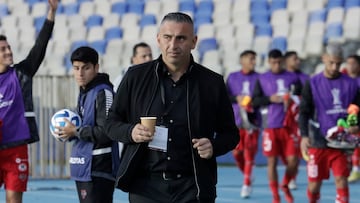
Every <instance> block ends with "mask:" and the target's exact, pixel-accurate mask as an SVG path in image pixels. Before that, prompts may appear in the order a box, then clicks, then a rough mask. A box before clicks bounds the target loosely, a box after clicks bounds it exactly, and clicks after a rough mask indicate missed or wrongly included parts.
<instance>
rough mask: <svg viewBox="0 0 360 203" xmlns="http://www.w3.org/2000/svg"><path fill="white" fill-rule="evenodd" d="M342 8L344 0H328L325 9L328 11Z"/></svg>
mask: <svg viewBox="0 0 360 203" xmlns="http://www.w3.org/2000/svg"><path fill="white" fill-rule="evenodd" d="M343 6H344V0H328V1H327V6H326V8H327V9H328V10H329V9H332V8H338V7H341V8H342V7H343Z"/></svg>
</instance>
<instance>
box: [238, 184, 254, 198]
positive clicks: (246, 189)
mask: <svg viewBox="0 0 360 203" xmlns="http://www.w3.org/2000/svg"><path fill="white" fill-rule="evenodd" d="M251 192H252V191H251V186H249V185H243V186H242V188H241V193H240V196H241V197H242V198H244V199H246V198H249V197H250V194H251Z"/></svg>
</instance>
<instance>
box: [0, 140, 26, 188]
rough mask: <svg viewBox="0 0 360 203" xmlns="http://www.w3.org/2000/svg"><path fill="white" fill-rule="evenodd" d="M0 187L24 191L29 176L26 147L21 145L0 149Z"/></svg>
mask: <svg viewBox="0 0 360 203" xmlns="http://www.w3.org/2000/svg"><path fill="white" fill-rule="evenodd" d="M0 160H1V162H0V187H1V186H2V184H5V189H6V190H12V191H16V192H25V191H26V185H27V181H28V176H29V161H28V147H27V145H21V146H17V147H12V148H9V149H3V150H0Z"/></svg>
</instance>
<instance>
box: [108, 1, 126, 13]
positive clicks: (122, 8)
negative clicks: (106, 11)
mask: <svg viewBox="0 0 360 203" xmlns="http://www.w3.org/2000/svg"><path fill="white" fill-rule="evenodd" d="M127 11H128V5H127V3H126V2H123V1H119V2H115V3H113V4H112V5H111V12H112V13H117V14H119V15H120V16H121V15H123V14H125V13H126V12H127Z"/></svg>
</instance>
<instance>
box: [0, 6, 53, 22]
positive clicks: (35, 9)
mask: <svg viewBox="0 0 360 203" xmlns="http://www.w3.org/2000/svg"><path fill="white" fill-rule="evenodd" d="M47 7H48V5H47V3H46V2H38V3H36V4H34V5H33V6H32V9H31V15H32V16H33V17H34V18H35V17H40V16H45V15H46V14H47ZM0 10H1V9H0ZM0 12H1V11H0ZM0 17H1V14H0Z"/></svg>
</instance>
